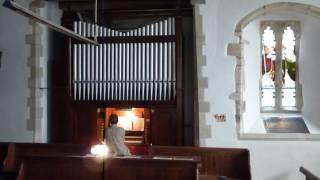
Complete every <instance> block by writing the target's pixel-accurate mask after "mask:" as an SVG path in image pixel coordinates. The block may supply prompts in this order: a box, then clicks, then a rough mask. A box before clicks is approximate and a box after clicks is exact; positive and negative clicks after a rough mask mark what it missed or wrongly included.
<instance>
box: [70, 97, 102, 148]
mask: <svg viewBox="0 0 320 180" xmlns="http://www.w3.org/2000/svg"><path fill="white" fill-rule="evenodd" d="M72 107H73V108H72V115H73V117H72V121H73V127H72V131H73V142H74V143H84V144H95V143H97V142H98V137H97V119H98V114H97V107H98V106H97V104H96V103H94V102H83V103H79V102H78V103H73V106H72Z"/></svg>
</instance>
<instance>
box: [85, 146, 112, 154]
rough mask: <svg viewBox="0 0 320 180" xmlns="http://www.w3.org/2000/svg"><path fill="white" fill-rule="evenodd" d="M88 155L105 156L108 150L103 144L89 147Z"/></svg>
mask: <svg viewBox="0 0 320 180" xmlns="http://www.w3.org/2000/svg"><path fill="white" fill-rule="evenodd" d="M90 153H91V154H93V155H95V156H107V155H108V153H109V148H108V147H107V145H105V144H96V145H94V146H92V147H91V150H90Z"/></svg>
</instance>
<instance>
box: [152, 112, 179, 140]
mask: <svg viewBox="0 0 320 180" xmlns="http://www.w3.org/2000/svg"><path fill="white" fill-rule="evenodd" d="M176 118H177V117H176V109H175V108H153V109H152V110H151V143H152V144H153V145H176V144H177V141H176V137H177V136H178V134H177V133H178V132H179V131H177V129H178V128H181V127H180V126H178V125H177V120H176Z"/></svg>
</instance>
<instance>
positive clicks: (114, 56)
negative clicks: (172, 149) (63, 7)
mask: <svg viewBox="0 0 320 180" xmlns="http://www.w3.org/2000/svg"><path fill="white" fill-rule="evenodd" d="M74 31H75V33H78V34H80V35H83V36H87V37H90V38H93V37H98V38H113V37H116V38H120V39H123V40H121V41H120V42H118V41H110V42H102V43H100V44H99V46H94V45H91V44H83V43H73V56H72V57H73V60H72V70H73V72H72V85H73V87H72V88H73V90H72V93H73V98H74V100H75V101H173V100H174V98H175V93H176V61H175V59H176V57H175V54H176V53H175V48H176V47H175V41H174V40H164V41H161V40H157V41H153V40H152V39H150V40H141V41H130V40H128V41H126V39H125V38H126V37H128V39H130V38H131V37H152V36H155V37H156V38H159V36H164V37H170V36H171V37H173V36H174V35H175V22H174V18H172V17H170V18H168V19H165V20H161V21H159V22H155V23H152V24H148V25H145V26H143V27H139V28H137V29H132V30H129V31H127V32H120V31H118V30H114V29H110V28H107V27H102V26H98V25H94V24H90V23H86V22H74Z"/></svg>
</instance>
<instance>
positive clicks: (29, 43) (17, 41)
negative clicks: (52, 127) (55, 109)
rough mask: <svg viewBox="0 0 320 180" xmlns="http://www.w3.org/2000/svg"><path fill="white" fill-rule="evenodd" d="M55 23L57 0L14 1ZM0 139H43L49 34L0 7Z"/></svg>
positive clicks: (44, 140) (39, 26) (45, 125)
mask: <svg viewBox="0 0 320 180" xmlns="http://www.w3.org/2000/svg"><path fill="white" fill-rule="evenodd" d="M17 3H18V4H20V5H22V6H24V7H26V8H27V9H30V10H32V11H34V12H36V13H37V14H40V15H41V16H42V17H48V18H50V19H52V20H53V21H55V22H57V23H59V21H60V16H61V11H60V10H59V9H58V3H57V2H45V1H41V0H40V1H38V0H35V1H19V0H18V1H17ZM0 24H1V26H0V50H1V51H2V52H3V57H2V66H1V68H0V82H1V84H2V85H1V86H0V115H1V117H0V124H1V126H0V141H1V142H46V141H47V129H48V128H47V122H48V117H47V114H48V109H47V68H48V66H47V64H48V60H49V59H50V56H51V55H50V34H51V31H50V30H48V29H47V28H46V27H45V26H43V25H40V24H38V23H35V22H34V21H32V20H30V19H28V18H26V17H24V16H21V15H20V14H17V13H15V12H13V11H11V10H9V9H7V8H5V7H3V6H0Z"/></svg>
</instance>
